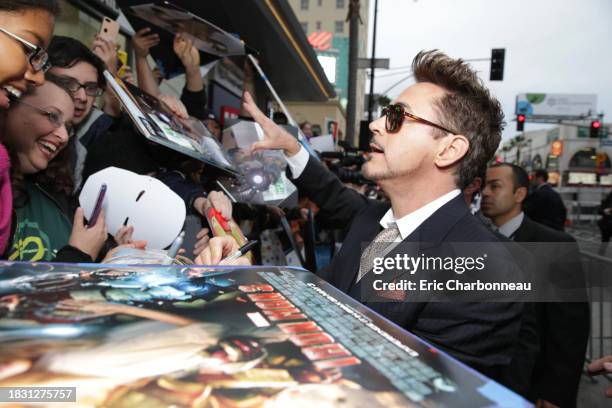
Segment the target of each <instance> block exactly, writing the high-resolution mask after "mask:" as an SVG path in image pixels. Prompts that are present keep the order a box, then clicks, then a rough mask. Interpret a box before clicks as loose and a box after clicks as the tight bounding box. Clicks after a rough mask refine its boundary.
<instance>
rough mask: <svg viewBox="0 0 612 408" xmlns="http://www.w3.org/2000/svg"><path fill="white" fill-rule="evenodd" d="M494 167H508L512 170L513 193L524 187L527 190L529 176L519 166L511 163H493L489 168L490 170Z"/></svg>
mask: <svg viewBox="0 0 612 408" xmlns="http://www.w3.org/2000/svg"><path fill="white" fill-rule="evenodd" d="M495 167H510V168H511V169H512V181H513V186H512V189H513V191H516V190H517V189H519V188H521V187H525V188H526V189H527V190H529V175H528V174H527V172H526V171H525V169H523V168H522V167H521V166H517V165H516V164H512V163H495V164H492V165H491V166H490V168H495Z"/></svg>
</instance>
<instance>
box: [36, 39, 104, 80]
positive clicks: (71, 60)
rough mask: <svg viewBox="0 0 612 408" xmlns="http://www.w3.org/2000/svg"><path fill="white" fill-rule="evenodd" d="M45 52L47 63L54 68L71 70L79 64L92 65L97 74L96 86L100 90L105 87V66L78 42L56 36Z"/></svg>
mask: <svg viewBox="0 0 612 408" xmlns="http://www.w3.org/2000/svg"><path fill="white" fill-rule="evenodd" d="M47 52H48V53H49V61H50V62H51V65H53V66H54V67H58V68H72V67H73V66H75V65H76V64H78V63H79V62H86V63H88V64H91V65H93V67H94V68H95V69H96V72H97V73H98V86H99V87H100V88H102V89H104V87H106V79H104V71H105V70H106V65H105V64H104V62H103V61H102V60H101V59H100V58H99V57H98V56H97V55H96V54H94V53H93V52H92V51H91V50H90V49H89V48H87V47H86V46H85V44H83V43H82V42H80V41H79V40H75V39H74V38H70V37H63V36H61V35H56V36H54V37H53V39H52V40H51V43H50V44H49V47H48V48H47Z"/></svg>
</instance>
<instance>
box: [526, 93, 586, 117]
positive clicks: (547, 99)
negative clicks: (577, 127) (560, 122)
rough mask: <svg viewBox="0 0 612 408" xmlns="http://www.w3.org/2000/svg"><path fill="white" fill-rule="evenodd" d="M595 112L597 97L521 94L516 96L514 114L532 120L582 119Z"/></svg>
mask: <svg viewBox="0 0 612 408" xmlns="http://www.w3.org/2000/svg"><path fill="white" fill-rule="evenodd" d="M596 112H597V95H594V94H546V93H523V94H518V95H517V96H516V112H515V113H516V114H517V115H518V114H522V115H526V116H527V117H528V119H530V118H534V119H537V118H539V117H541V118H550V117H558V118H564V119H568V118H583V117H589V116H592V115H594V114H595V113H596Z"/></svg>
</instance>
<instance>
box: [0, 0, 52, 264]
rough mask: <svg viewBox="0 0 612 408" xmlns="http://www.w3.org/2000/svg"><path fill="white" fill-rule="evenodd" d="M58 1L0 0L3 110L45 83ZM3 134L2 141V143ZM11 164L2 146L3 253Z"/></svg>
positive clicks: (0, 206)
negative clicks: (34, 86)
mask: <svg viewBox="0 0 612 408" xmlns="http://www.w3.org/2000/svg"><path fill="white" fill-rule="evenodd" d="M58 14H59V6H58V3H57V0H0V111H2V110H4V109H7V108H8V107H9V106H10V99H9V97H10V98H19V97H20V96H21V94H22V93H23V92H24V91H25V90H26V88H27V87H28V86H30V85H40V84H42V83H43V82H44V71H45V70H46V69H48V67H49V65H48V64H47V53H46V51H45V47H46V46H47V45H48V44H49V41H51V35H52V34H53V28H54V25H55V18H56V16H57V15H58ZM2 140H3V138H2V133H1V132H0V142H2ZM9 168H10V161H9V158H8V154H7V152H6V149H5V148H4V146H3V145H2V144H1V143H0V254H2V253H4V251H5V249H6V245H7V241H8V236H9V234H10V228H11V214H12V195H11V188H10V179H9Z"/></svg>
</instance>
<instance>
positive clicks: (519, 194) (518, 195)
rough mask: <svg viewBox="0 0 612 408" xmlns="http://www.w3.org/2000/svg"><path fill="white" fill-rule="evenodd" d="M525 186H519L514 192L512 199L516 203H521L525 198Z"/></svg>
mask: <svg viewBox="0 0 612 408" xmlns="http://www.w3.org/2000/svg"><path fill="white" fill-rule="evenodd" d="M527 193H528V191H527V187H519V188H517V189H516V191H515V192H514V199H515V200H516V202H517V203H522V202H523V201H525V198H527Z"/></svg>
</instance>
